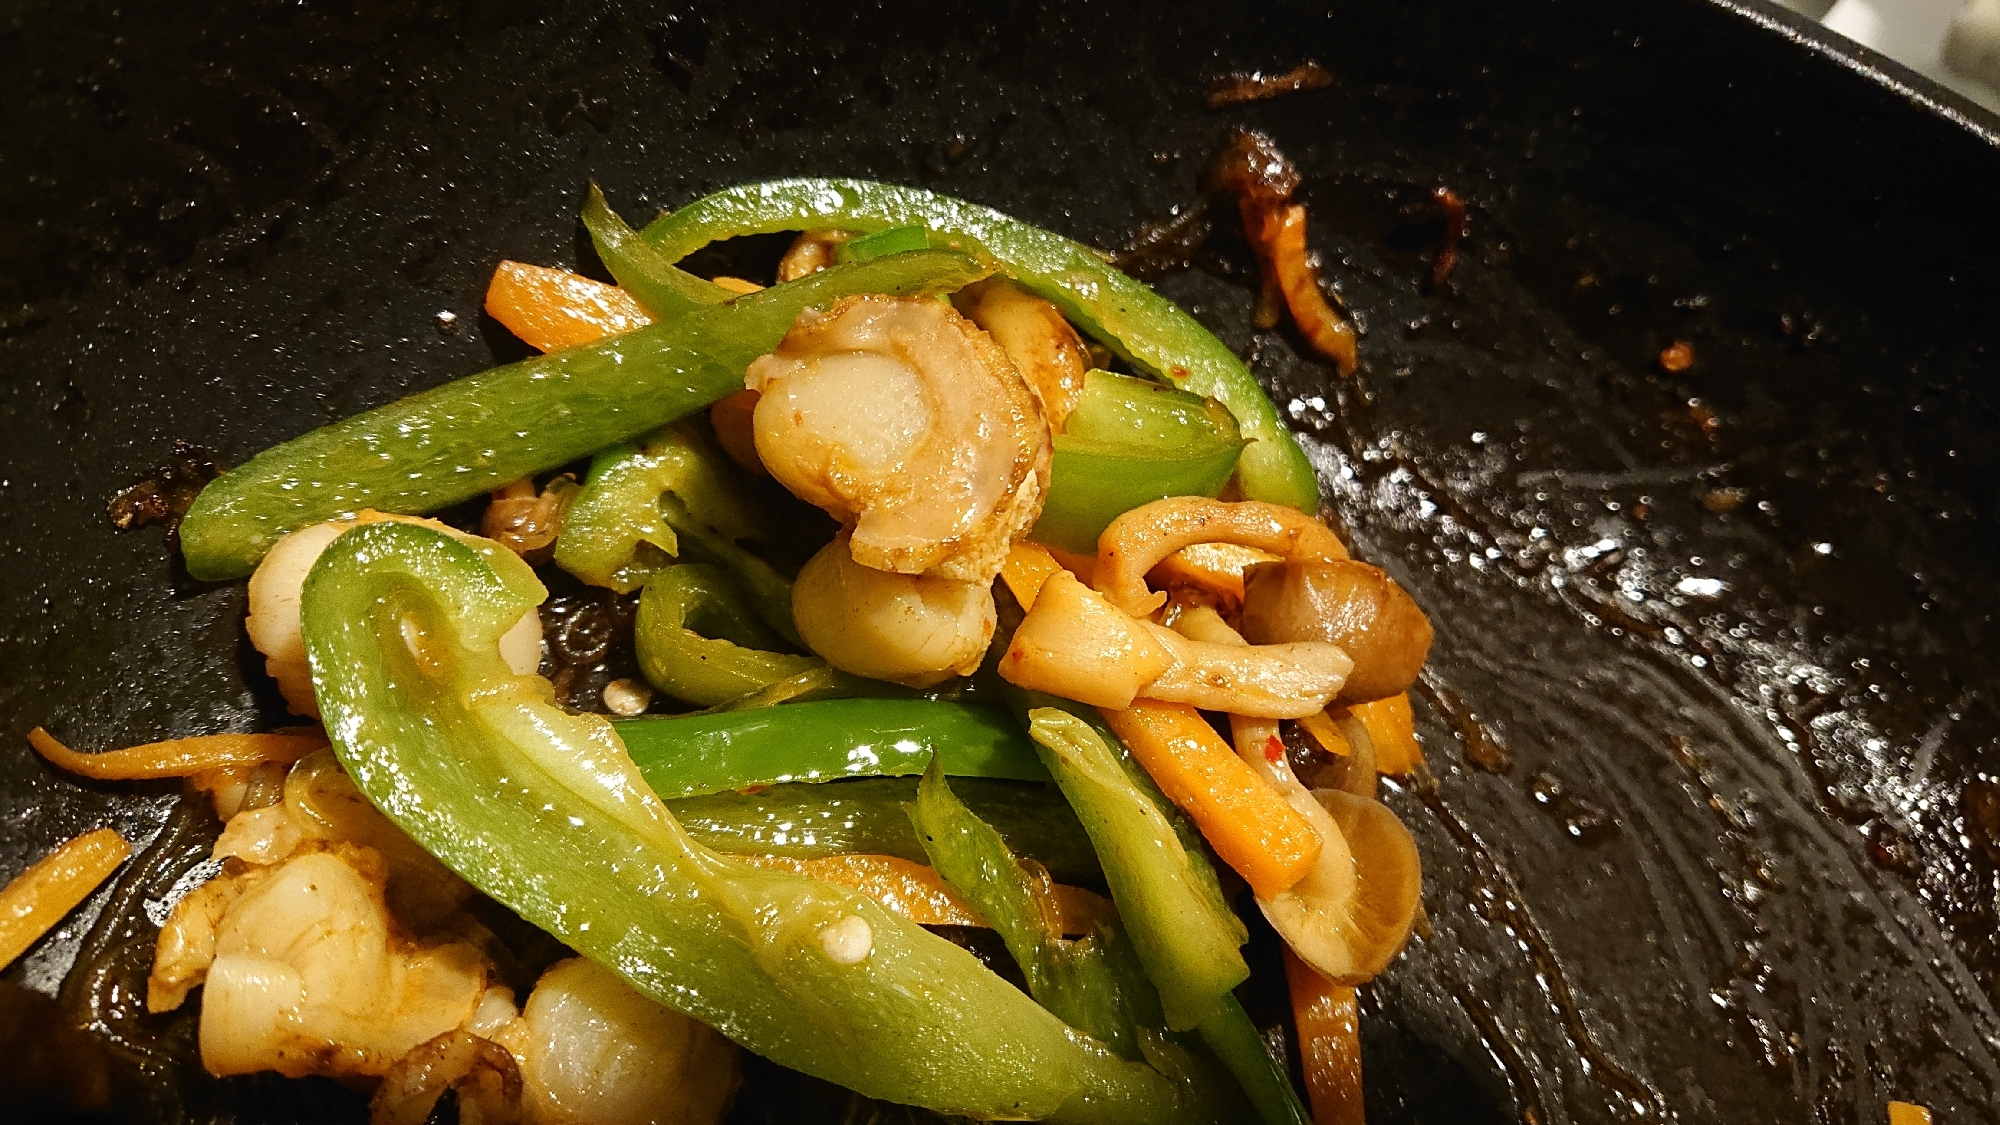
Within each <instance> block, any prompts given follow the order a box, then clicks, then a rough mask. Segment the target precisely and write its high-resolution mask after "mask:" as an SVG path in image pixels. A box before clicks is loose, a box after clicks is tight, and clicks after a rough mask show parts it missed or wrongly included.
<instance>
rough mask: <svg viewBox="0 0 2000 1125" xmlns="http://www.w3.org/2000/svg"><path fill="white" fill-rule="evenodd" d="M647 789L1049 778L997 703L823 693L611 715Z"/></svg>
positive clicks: (675, 791) (671, 794) (684, 791)
mask: <svg viewBox="0 0 2000 1125" xmlns="http://www.w3.org/2000/svg"><path fill="white" fill-rule="evenodd" d="M611 726H612V729H613V730H615V731H617V732H618V737H619V739H620V740H621V741H623V742H624V743H625V749H626V751H627V752H628V753H630V754H631V755H632V761H633V762H634V763H635V764H637V765H638V767H639V772H640V773H642V774H645V775H646V784H648V785H650V786H652V787H653V792H655V793H658V794H659V795H660V796H661V797H664V798H667V799H669V800H671V799H673V798H676V797H693V796H697V795H700V794H703V793H725V792H729V791H731V790H739V789H749V788H752V787H755V786H763V785H779V784H784V783H789V782H827V781H835V780H838V779H841V778H851V777H909V776H914V775H916V774H921V773H923V772H924V769H925V768H926V767H927V766H928V765H929V764H930V762H931V758H932V756H933V755H935V756H936V757H937V760H938V762H939V763H940V764H941V768H943V770H944V771H945V772H946V773H948V774H952V775H954V776H957V777H986V778H1007V779H1010V780H1014V781H1042V782H1046V781H1048V780H1049V773H1048V771H1047V770H1046V769H1043V768H1042V761H1041V759H1040V758H1038V757H1036V755H1035V746H1034V743H1032V742H1029V741H1028V739H1027V736H1026V735H1024V734H1023V733H1022V732H1021V728H1020V726H1019V724H1017V723H1015V722H1014V719H1013V717H1012V716H1011V715H1008V714H1007V713H1005V712H1004V711H1001V710H1000V709H998V708H995V707H979V706H974V705H969V704H964V703H947V702H944V701H941V700H930V699H827V700H821V701H819V702H816V703H795V704H789V705H787V706H785V707H781V708H767V709H765V710H762V711H722V712H716V713H713V714H706V715H679V716H671V717H669V716H664V715H655V716H649V717H646V718H640V719H621V720H615V721H613V722H612V724H611Z"/></svg>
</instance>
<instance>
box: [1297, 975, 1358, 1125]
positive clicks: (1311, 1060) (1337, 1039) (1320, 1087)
mask: <svg viewBox="0 0 2000 1125" xmlns="http://www.w3.org/2000/svg"><path fill="white" fill-rule="evenodd" d="M1285 983H1286V985H1287V986H1289V988H1290V990H1291V993H1292V1023H1293V1025H1294V1026H1295V1027H1297V1028H1298V1032H1299V1062H1300V1063H1302V1064H1304V1067H1305V1072H1306V1097H1307V1098H1308V1099H1309V1100H1311V1102H1312V1115H1313V1125H1362V1110H1363V1108H1364V1107H1363V1105H1362V1101H1361V1007H1360V1004H1359V1003H1358V997H1357V996H1356V995H1355V992H1354V989H1353V987H1352V986H1350V985H1344V984H1334V983H1333V982H1332V981H1329V980H1327V979H1326V978H1325V977H1323V976H1321V975H1319V974H1318V973H1316V972H1314V971H1313V970H1312V967H1311V966H1309V965H1307V964H1306V963H1305V962H1304V961H1301V960H1299V958H1298V954H1296V953H1293V952H1292V951H1291V950H1290V949H1287V950H1285Z"/></svg>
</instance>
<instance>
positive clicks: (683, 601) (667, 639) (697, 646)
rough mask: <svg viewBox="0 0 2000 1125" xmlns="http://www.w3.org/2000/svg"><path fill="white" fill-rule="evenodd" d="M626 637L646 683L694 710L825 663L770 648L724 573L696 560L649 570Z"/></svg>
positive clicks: (771, 642)
mask: <svg viewBox="0 0 2000 1125" xmlns="http://www.w3.org/2000/svg"><path fill="white" fill-rule="evenodd" d="M632 640H633V647H634V648H636V649H637V650H638V656H639V670H640V671H641V672H643V673H644V674H645V676H646V680H647V682H648V683H651V684H652V685H653V686H654V687H656V688H658V689H660V690H661V691H663V692H666V693H667V694H668V695H671V696H673V697H674V698H675V699H678V700H681V701H682V702H685V703H692V704H694V705H695V706H697V707H714V706H718V705H720V704H724V703H729V702H731V701H732V700H737V699H741V698H743V697H744V696H746V695H749V694H750V693H751V692H754V691H759V690H761V689H763V688H766V687H769V686H770V685H772V684H774V683H776V682H778V681H779V680H784V679H789V678H791V677H793V676H796V675H798V674H799V673H801V672H806V671H810V670H812V669H814V668H820V667H824V666H825V664H826V661H824V660H821V659H820V658H819V657H817V656H794V655H792V654H791V653H786V652H776V651H773V650H775V649H777V648H778V647H779V645H780V644H782V642H781V641H780V640H779V639H778V636H777V634H775V633H773V632H771V631H770V629H768V628H766V627H765V625H764V623H763V622H761V621H759V620H757V618H756V617H755V616H754V615H753V614H752V613H751V612H750V610H749V609H748V607H746V606H745V605H744V604H743V595H742V593H741V592H740V591H738V590H737V589H736V584H735V583H734V582H732V581H730V579H729V576H728V575H727V574H724V573H723V572H722V571H720V570H717V569H716V568H715V567H712V566H706V565H703V564H701V563H681V564H679V565H677V566H670V567H668V568H666V569H665V570H662V571H660V572H659V573H658V574H655V575H653V577H652V579H651V580H650V581H648V582H647V583H646V591H645V593H643V594H641V595H639V616H638V619H637V621H635V622H634V624H633V628H632Z"/></svg>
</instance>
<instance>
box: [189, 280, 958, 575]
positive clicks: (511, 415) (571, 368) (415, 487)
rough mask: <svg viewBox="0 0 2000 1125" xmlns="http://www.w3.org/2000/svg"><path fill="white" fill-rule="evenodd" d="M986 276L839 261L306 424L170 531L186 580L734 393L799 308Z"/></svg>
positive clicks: (212, 491) (459, 494) (433, 505)
mask: <svg viewBox="0 0 2000 1125" xmlns="http://www.w3.org/2000/svg"><path fill="white" fill-rule="evenodd" d="M986 272H987V271H986V270H985V269H983V268H982V267H980V266H977V265H975V264H974V263H973V262H972V261H970V260H969V259H967V258H965V257H964V256H962V255H958V254H953V253H950V252H947V251H938V250H919V251H913V252H911V253H908V254H892V255H890V256H889V257H886V258H877V259H875V260H874V261H870V262H856V263H855V264H853V265H851V266H836V267H835V268H833V269H829V270H822V271H820V272H819V273H816V274H813V275H811V276H809V277H802V278H800V279H799V280H797V281H794V282H790V283H788V284H785V285H777V286H773V287H771V288H770V289H766V290H764V291H762V292H760V293H754V294H752V295H750V296H748V297H742V298H738V299H737V300H734V301H731V302H729V303H727V304H722V305H716V306H712V307H708V308H702V309H698V310H696V311H694V312H690V313H687V314H685V315H683V316H680V317H677V318H675V319H673V320H670V321H665V322H662V323H659V324H654V325H649V326H648V327H645V328H641V329H639V330H638V331H636V332H628V333H625V334H624V335H621V336H614V337H611V338H610V339H606V340H602V341H599V342H598V343H595V344H586V345H582V346H579V347H574V348H565V349H563V350H562V351H559V352H555V353H553V354H550V355H545V356H538V357H536V358H533V359H527V360H523V361H521V362H519V363H510V364H508V365H506V366H504V367H495V368H492V369H490V370H487V371H483V372H480V373H479V374H477V375H469V376H467V377H465V378H463V379H459V380H457V381H455V382H451V383H447V384H445V385H444V386H441V387H437V388H434V389H432V390H429V391H425V392H423V393H421V394H415V395H411V396H409V397H408V398H404V399H400V400H398V401H396V402H392V403H389V404H388V405H386V406H381V407H377V408H376V409H374V410H370V411H368V412H367V413H365V414H358V415H355V416H354V417H352V418H348V419H346V420H345V421H342V422H336V423H334V424H333V425H331V426H325V427H322V428H320V429H317V430H314V431H313V432H311V433H309V434H306V435H304V436H302V437H298V438H294V439H292V440H291V441H288V442H286V443H284V444H283V445H279V446H276V447H274V448H271V449H267V450H265V451H264V452H262V453H260V454H258V455H257V456H255V457H253V458H251V459H250V460H249V461H246V462H244V463H243V464H242V465H239V466H237V467H236V468H235V469H232V470H230V471H229V472H227V473H224V474H223V475H222V476H220V477H217V478H216V479H215V480H213V481H211V482H209V485H208V487H207V488H205V489H203V490H202V492H201V495H200V496H198V497H196V498H195V502H194V505H193V507H191V508H190V509H189V510H188V514H187V517H186V518H185V519H183V520H182V521H181V526H180V538H181V551H182V554H183V555H184V556H185V557H186V560H187V568H188V573H189V574H191V575H193V576H194V577H196V578H199V579H204V580H220V579H226V578H241V577H243V576H244V575H246V574H249V573H250V572H251V571H252V570H254V569H256V566H257V562H258V560H260V559H262V558H263V557H264V552H265V551H267V550H269V549H270V546H271V544H272V543H274V542H276V541H277V540H278V538H279V537H280V536H282V535H284V534H286V533H287V532H291V531H297V530H298V529H299V528H302V527H307V526H310V525H312V524H315V523H319V522H321V521H323V520H328V519H332V518H334V517H336V516H340V515H344V514H348V513H352V512H355V511H358V510H360V509H362V508H376V509H379V510H381V511H385V512H405V513H421V512H431V511H436V510H437V509H439V508H444V507H449V506H450V505H452V504H456V503H458V502H459V501H461V500H469V499H471V498H472V497H475V496H478V495H480V494H481V493H484V492H489V491H491V490H493V489H495V488H498V487H500V486H501V485H503V484H506V483H507V482H508V481H513V480H519V479H520V478H522V477H524V476H528V475H530V474H532V473H539V472H544V471H546V470H549V469H554V468H557V467H560V466H562V465H564V464H566V463H568V462H570V461H573V460H575V459H577V458H579V457H583V456H585V455H587V454H589V453H591V452H593V451H595V450H599V449H602V448H604V447H605V446H606V445H608V444H611V443H613V442H618V441H623V440H625V439H627V438H630V437H632V436H634V435H636V434H641V433H644V432H645V431H647V430H650V429H653V428H654V427H656V426H660V425H662V424H664V423H667V422H670V421H672V420H674V419H675V418H679V417H683V416H685V415H688V414H691V413H693V412H694V411H696V410H699V409H701V408H702V407H704V406H707V405H708V404H709V403H711V402H714V401H715V400H716V399H718V398H721V397H722V396H723V395H726V394H729V393H731V392H733V391H737V390H741V389H742V387H743V369H744V368H746V367H748V366H749V365H750V362H751V361H752V360H754V359H756V358H757V357H758V356H760V355H763V354H765V353H766V352H769V351H770V350H771V349H772V348H775V347H776V346H777V344H778V341H779V340H781V339H783V338H784V335H785V333H786V331H787V330H789V329H790V328H791V326H792V322H793V321H795V320H797V319H798V315H799V313H800V311H801V310H803V309H806V308H812V307H824V306H826V305H827V304H830V303H831V302H832V301H834V300H836V299H838V298H840V297H842V296H846V295H848V294H851V293H898V294H917V293H941V292H949V291H951V290H954V289H958V288H961V287H963V286H965V285H966V284H968V283H970V282H972V281H976V280H978V279H979V278H980V277H982V276H984V275H985V273H986Z"/></svg>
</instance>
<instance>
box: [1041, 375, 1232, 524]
mask: <svg viewBox="0 0 2000 1125" xmlns="http://www.w3.org/2000/svg"><path fill="white" fill-rule="evenodd" d="M1242 451H1243V438H1242V434H1241V433H1240V431H1239V430H1238V428H1237V425H1236V419H1235V418H1233V417H1231V416H1230V414H1229V411H1228V410H1226V409H1224V408H1223V406H1222V404H1221V403H1219V402H1217V401H1215V400H1214V399H1212V398H1203V397H1201V396H1200V395H1197V394H1192V393H1190V392H1187V391H1183V390H1178V389H1176V388H1173V387H1168V386H1164V385H1162V384H1159V383H1155V382H1152V381H1150V380H1146V379H1134V378H1132V377H1131V376H1129V375H1114V374H1112V373H1111V372H1109V371H1091V372H1089V373H1088V374H1086V375H1085V376H1084V382H1083V393H1082V394H1081V395H1080V396H1079V397H1078V398H1077V404H1076V409H1075V410H1074V411H1072V412H1071V413H1070V416H1069V418H1068V420H1067V421H1066V422H1065V423H1064V427H1063V432H1062V433H1060V434H1057V435H1056V436H1055V459H1054V462H1053V465H1052V468H1051V471H1050V473H1049V493H1048V498H1047V499H1046V500H1045V501H1044V502H1043V504H1042V515H1041V519H1040V520H1038V521H1037V522H1036V523H1035V528H1034V531H1033V532H1031V533H1030V534H1031V536H1032V537H1033V538H1034V540H1035V541H1036V542H1038V543H1046V544H1048V545H1049V546H1052V547H1061V548H1063V549H1065V550H1070V551H1079V552H1084V553H1093V552H1095V551H1096V550H1097V537H1098V535H1100V534H1101V533H1102V532H1103V531H1104V529H1105V527H1106V526H1108V525H1109V524H1110V523H1111V521H1112V520H1114V519H1117V518H1118V517H1119V516H1120V515H1122V514H1123V513H1125V512H1129V511H1131V510H1132V509H1133V508H1136V507H1138V506H1140V505H1141V504H1146V503H1150V502H1152V501H1154V500H1158V499H1160V498H1162V497H1166V496H1214V495H1216V494H1217V493H1219V492H1221V491H1222V486H1223V485H1224V484H1225V483H1227V482H1228V480H1229V474H1230V473H1231V472H1232V471H1233V470H1234V469H1235V468H1236V463H1237V458H1238V457H1239V455H1240V454H1241V453H1242Z"/></svg>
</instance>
